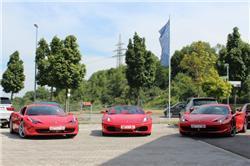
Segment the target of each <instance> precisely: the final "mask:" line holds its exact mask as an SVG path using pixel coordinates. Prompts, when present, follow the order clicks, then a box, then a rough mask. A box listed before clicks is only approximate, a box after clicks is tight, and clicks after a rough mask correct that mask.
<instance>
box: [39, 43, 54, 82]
mask: <svg viewBox="0 0 250 166" xmlns="http://www.w3.org/2000/svg"><path fill="white" fill-rule="evenodd" d="M49 55H50V49H49V45H48V44H47V42H46V40H45V39H43V38H42V39H41V40H40V41H39V42H38V47H37V50H36V64H37V69H38V72H37V75H36V79H37V84H38V85H41V86H44V85H49V84H50V82H51V80H50V70H49V67H50V64H49V61H48V57H49Z"/></svg>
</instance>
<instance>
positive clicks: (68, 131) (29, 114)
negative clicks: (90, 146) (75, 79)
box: [10, 104, 78, 138]
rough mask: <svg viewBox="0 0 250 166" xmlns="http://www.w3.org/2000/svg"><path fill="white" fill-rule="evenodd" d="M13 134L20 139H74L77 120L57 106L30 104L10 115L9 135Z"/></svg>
mask: <svg viewBox="0 0 250 166" xmlns="http://www.w3.org/2000/svg"><path fill="white" fill-rule="evenodd" d="M14 132H17V133H18V134H19V135H20V137H22V138H24V137H27V136H38V135H63V136H67V137H74V136H76V135H77V133H78V120H77V118H76V117H75V116H74V115H72V114H66V113H65V112H64V110H63V109H62V108H60V107H59V106H57V105H54V104H31V105H27V106H25V107H23V108H22V109H21V110H20V112H13V113H12V114H11V117H10V133H14Z"/></svg>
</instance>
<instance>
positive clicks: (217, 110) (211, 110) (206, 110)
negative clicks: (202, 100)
mask: <svg viewBox="0 0 250 166" xmlns="http://www.w3.org/2000/svg"><path fill="white" fill-rule="evenodd" d="M228 113H229V110H228V108H227V107H225V106H204V107H200V108H198V109H197V110H194V111H193V112H191V114H215V115H227V114H228Z"/></svg>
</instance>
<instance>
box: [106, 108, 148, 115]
mask: <svg viewBox="0 0 250 166" xmlns="http://www.w3.org/2000/svg"><path fill="white" fill-rule="evenodd" d="M108 114H144V111H143V110H142V109H141V108H139V107H136V106H115V107H112V108H110V110H109V111H108Z"/></svg>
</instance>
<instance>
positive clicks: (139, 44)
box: [126, 33, 156, 104]
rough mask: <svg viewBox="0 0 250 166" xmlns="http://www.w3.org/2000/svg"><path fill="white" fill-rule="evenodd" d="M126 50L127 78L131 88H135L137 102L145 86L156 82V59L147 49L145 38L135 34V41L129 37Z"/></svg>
mask: <svg viewBox="0 0 250 166" xmlns="http://www.w3.org/2000/svg"><path fill="white" fill-rule="evenodd" d="M127 48H128V50H127V51H126V64H127V70H126V78H127V80H128V85H129V86H130V89H131V90H133V92H134V94H135V96H136V98H137V104H139V101H140V94H141V91H142V88H143V87H150V86H152V85H153V83H154V79H155V71H156V61H155V57H154V55H153V53H152V52H150V51H148V50H146V45H145V39H144V38H141V37H139V36H138V34H137V33H135V34H134V37H133V42H132V40H131V39H129V43H128V47H127Z"/></svg>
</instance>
